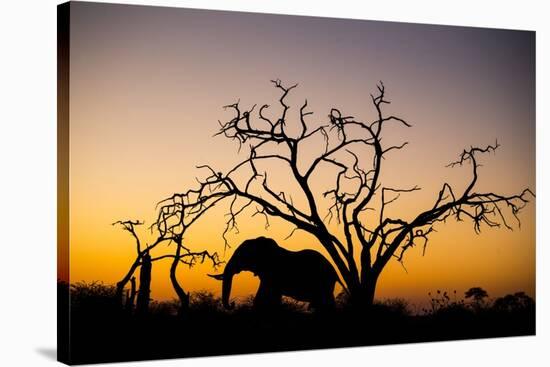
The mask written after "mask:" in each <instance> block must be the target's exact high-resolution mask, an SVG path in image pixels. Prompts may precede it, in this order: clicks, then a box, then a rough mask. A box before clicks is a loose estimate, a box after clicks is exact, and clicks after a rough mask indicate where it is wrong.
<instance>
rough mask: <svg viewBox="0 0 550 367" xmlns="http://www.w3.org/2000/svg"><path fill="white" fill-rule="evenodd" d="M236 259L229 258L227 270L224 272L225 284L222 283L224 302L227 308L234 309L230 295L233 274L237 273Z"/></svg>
mask: <svg viewBox="0 0 550 367" xmlns="http://www.w3.org/2000/svg"><path fill="white" fill-rule="evenodd" d="M236 270H237V269H235V264H234V261H232V259H231V260H229V262H228V263H227V266H226V267H225V270H224V272H223V285H222V304H223V307H225V308H226V309H232V308H233V306H234V304H233V303H229V296H230V295H231V286H232V284H233V276H234V275H235V273H236Z"/></svg>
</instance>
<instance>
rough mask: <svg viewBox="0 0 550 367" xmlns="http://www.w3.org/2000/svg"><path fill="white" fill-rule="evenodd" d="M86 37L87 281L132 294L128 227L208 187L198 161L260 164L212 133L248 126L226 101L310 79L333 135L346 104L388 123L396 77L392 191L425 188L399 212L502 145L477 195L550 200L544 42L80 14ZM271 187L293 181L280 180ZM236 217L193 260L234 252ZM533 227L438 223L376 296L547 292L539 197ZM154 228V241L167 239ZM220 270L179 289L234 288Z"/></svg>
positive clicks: (76, 212) (81, 49)
mask: <svg viewBox="0 0 550 367" xmlns="http://www.w3.org/2000/svg"><path fill="white" fill-rule="evenodd" d="M70 37H71V38H70V133H69V134H70V141H69V146H70V197H69V198H70V214H69V219H70V236H69V243H70V281H71V282H77V281H81V280H85V281H93V280H101V281H103V282H105V283H109V284H113V283H116V282H117V281H118V280H120V279H121V278H122V276H123V275H124V274H125V273H126V271H127V269H128V267H129V266H130V264H131V262H132V261H133V258H134V256H135V247H134V242H133V240H132V238H131V237H130V236H129V234H128V233H127V232H124V231H122V230H121V229H120V228H119V227H114V226H112V225H111V223H113V222H115V221H117V220H124V219H139V220H144V221H145V223H146V224H150V223H151V221H152V220H154V218H155V216H156V210H155V204H156V203H157V202H158V201H159V200H161V199H163V198H165V197H167V196H169V195H171V194H172V193H174V192H181V191H185V190H186V189H188V188H191V187H195V186H196V181H195V177H197V176H201V175H202V174H203V172H201V171H199V170H197V169H196V168H195V166H197V165H199V164H211V165H212V166H215V167H217V168H218V169H219V170H220V171H223V170H226V169H228V168H230V167H231V166H232V165H233V164H235V163H236V162H238V161H239V159H242V158H243V156H244V155H243V154H244V152H241V153H240V154H239V153H238V152H237V148H238V146H237V145H236V143H235V142H232V141H230V140H228V139H225V138H224V137H223V136H216V137H213V135H214V134H215V133H216V132H217V129H218V127H219V126H218V122H217V121H218V120H222V121H224V120H227V119H230V118H231V117H232V114H231V112H230V111H225V110H223V108H222V106H223V105H226V104H229V103H233V102H235V101H237V100H239V99H240V102H241V104H242V105H243V106H246V107H250V106H252V105H253V104H256V103H257V104H258V105H262V104H264V103H266V104H270V105H272V108H273V109H276V108H277V99H278V98H279V93H278V91H277V90H275V89H274V88H273V86H272V85H271V84H270V82H269V80H270V79H274V78H280V79H282V80H283V82H286V83H288V84H294V83H299V86H298V88H297V89H295V90H293V92H292V94H291V95H290V96H289V99H288V101H289V105H291V110H290V112H289V113H290V117H291V119H294V120H293V121H297V120H295V119H296V117H297V115H296V114H297V111H298V109H299V107H300V106H301V104H302V103H303V101H304V99H306V98H307V100H308V106H309V108H310V110H312V111H314V115H313V116H311V119H310V122H311V124H312V126H314V125H316V124H321V123H326V121H327V115H328V113H329V111H330V109H331V108H332V107H337V108H339V109H340V110H342V111H344V113H345V114H349V115H353V116H355V117H356V118H357V119H360V120H364V121H372V120H374V119H375V114H374V111H373V108H372V105H371V100H370V93H375V91H376V83H377V82H378V81H380V80H382V81H383V82H384V84H385V86H386V91H387V98H388V99H389V100H391V101H392V103H391V105H389V106H388V107H387V111H388V113H389V114H395V115H398V116H400V117H402V118H404V119H406V120H407V121H408V122H409V123H411V124H412V125H413V127H412V128H392V129H389V130H388V131H387V132H386V133H387V134H386V135H385V137H384V140H383V142H387V143H388V144H390V143H401V142H403V141H408V142H409V145H408V146H407V147H406V149H404V150H401V151H397V152H392V153H389V154H388V156H387V159H386V160H385V161H384V163H383V164H384V166H383V176H382V179H383V184H384V185H386V186H393V187H403V188H408V187H412V186H414V185H418V186H419V187H421V188H422V190H421V191H419V192H415V193H411V194H407V195H405V196H403V200H401V201H398V202H396V203H395V204H393V205H392V209H391V210H392V213H394V214H395V215H396V216H401V217H403V218H411V217H412V216H413V215H414V214H417V213H418V212H420V211H422V210H425V209H428V208H430V207H431V206H432V205H433V202H434V200H435V198H436V196H437V193H438V191H439V189H440V188H441V185H442V184H443V183H444V182H445V181H447V182H449V183H451V184H452V185H454V186H455V187H456V188H457V189H458V190H460V189H462V188H464V186H465V184H466V183H467V182H468V181H467V180H468V179H469V177H470V176H469V174H470V169H469V167H464V168H446V167H445V166H446V165H447V164H448V163H449V162H451V161H453V160H456V159H457V157H458V154H459V153H460V152H461V151H462V150H463V149H464V148H467V147H470V146H471V145H474V146H475V145H479V146H486V145H487V144H492V143H494V142H495V140H496V139H498V142H499V144H500V145H501V147H500V148H499V149H498V150H497V152H496V154H488V155H486V156H483V157H481V158H480V163H481V164H482V165H483V166H482V167H481V168H480V175H481V177H480V180H479V185H478V190H479V191H494V192H498V193H503V194H513V193H519V192H520V191H521V190H522V189H524V188H526V187H529V188H531V190H533V191H534V192H535V191H536V186H535V34H534V32H525V31H509V30H494V29H480V28H463V27H445V26H431V25H416V24H405V23H390V22H373V21H362V20H343V19H329V18H313V17H295V16H281V15H266V14H251V13H237V12H218V11H203V10H189V9H177V8H165V7H143V6H128V5H108V4H94V3H78V2H77V3H72V5H71V35H70ZM363 158H364V159H365V160H370V159H371V158H370V156H368V155H366V156H365V157H363ZM327 172H329V171H327ZM327 174H328V173H327ZM270 177H273V178H274V180H275V182H276V183H277V182H278V183H286V182H288V181H289V180H290V179H289V178H288V176H287V175H286V171H285V172H283V171H280V170H279V169H278V168H273V171H272V172H270ZM327 177H329V178H330V177H332V176H327ZM322 180H323V177H319V181H320V182H321V181H322ZM378 200H379V199H378ZM222 209H223V207H222V208H220V209H219V210H214V211H212V213H210V214H208V215H207V216H205V217H204V218H203V220H202V221H200V222H197V224H196V226H194V227H193V228H191V229H190V230H189V233H188V235H186V237H185V239H184V240H185V243H186V245H187V246H188V247H191V248H193V249H195V250H202V249H208V250H209V251H211V252H214V251H217V252H219V253H220V254H223V253H224V245H223V239H222V237H221V234H222V232H223V225H224V224H223V223H224V217H223V213H224V211H223V210H222ZM520 218H521V221H522V225H521V228H518V227H517V225H516V223H515V222H513V221H512V223H514V231H513V232H511V231H509V230H506V229H489V228H483V230H482V232H481V234H480V235H476V234H475V233H474V231H473V228H472V225H471V223H469V222H462V223H455V222H454V221H449V222H447V223H446V224H442V225H439V226H438V227H437V230H438V232H437V233H435V234H433V235H432V237H431V238H430V244H429V247H428V249H427V251H426V255H425V256H422V251H421V249H420V248H414V249H412V250H411V251H410V252H409V253H408V256H407V258H406V259H405V265H406V270H407V271H405V270H404V269H403V267H402V266H401V265H400V264H399V263H397V262H392V263H391V264H390V265H389V266H388V267H387V269H385V271H384V272H383V273H382V276H381V279H380V281H379V283H378V288H377V293H376V296H377V298H387V297H402V298H406V299H409V300H411V301H413V302H417V303H421V302H424V301H425V300H426V299H427V293H428V292H429V291H434V290H436V289H442V290H443V289H444V290H450V291H452V290H455V289H456V290H457V291H458V292H459V293H463V292H464V291H465V290H466V289H468V288H470V287H473V286H481V287H483V288H484V289H486V290H487V291H488V293H489V294H490V295H491V296H495V297H496V296H500V295H503V294H505V293H507V292H515V291H519V290H524V291H526V292H527V293H528V294H530V295H531V296H535V204H534V201H533V202H532V203H531V204H530V205H529V206H528V208H526V210H525V211H524V212H523V213H522V214H521V216H520ZM240 224H241V226H240V230H241V231H240V233H239V234H234V233H232V234H231V235H230V236H229V239H230V241H231V244H232V245H237V244H239V243H240V242H241V241H243V240H244V239H247V238H251V237H257V236H260V235H265V236H269V237H273V238H274V239H276V240H277V241H278V242H279V244H281V245H282V246H283V247H285V248H288V249H293V250H298V249H303V248H314V249H317V250H319V251H321V252H323V251H322V250H321V247H320V245H319V244H318V243H317V242H316V241H315V240H314V238H313V237H311V236H309V235H306V234H304V233H300V232H297V233H296V234H295V235H294V236H293V237H291V238H290V239H288V240H284V238H285V237H286V236H287V235H288V234H289V232H290V231H291V230H292V227H290V226H288V225H286V224H285V223H283V222H282V221H277V220H274V221H273V222H272V226H271V228H270V229H269V230H267V231H266V230H265V229H264V225H263V221H262V219H261V218H258V217H254V218H251V219H248V218H246V219H245V217H243V218H242V220H241V223H240ZM143 227H144V228H141V229H140V235H141V236H142V238H143V239H144V240H152V236H151V235H150V234H149V233H148V232H147V231H146V228H145V227H146V226H143ZM233 248H234V247H233ZM160 250H162V249H160ZM169 250H170V249H169ZM170 251H171V250H170ZM159 253H160V251H159ZM231 253H232V249H231V250H228V251H227V252H226V253H225V259H228V258H229V256H230V255H231ZM323 253H324V252H323ZM168 268H169V261H166V262H164V263H163V262H157V263H155V264H154V266H153V280H152V297H153V298H155V299H171V298H173V297H175V294H174V293H173V291H172V288H171V285H170V282H169V279H168ZM213 272H215V271H214V270H213V269H212V268H211V267H210V266H209V265H207V264H205V265H200V266H197V267H194V268H192V269H186V268H184V267H181V269H180V273H179V280H180V283H181V284H182V286H183V287H184V288H185V289H186V290H187V291H194V290H200V289H207V290H211V291H213V292H215V293H219V292H220V291H221V285H220V284H219V283H218V282H217V281H215V280H213V279H211V278H209V277H207V276H206V274H207V273H213ZM257 284H258V280H257V278H254V277H253V276H252V275H251V274H245V273H243V274H240V275H239V276H237V278H236V279H235V281H234V292H233V295H234V296H235V297H245V296H247V295H250V294H253V293H255V289H256V287H257Z"/></svg>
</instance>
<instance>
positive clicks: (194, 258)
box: [113, 213, 222, 314]
mask: <svg viewBox="0 0 550 367" xmlns="http://www.w3.org/2000/svg"><path fill="white" fill-rule="evenodd" d="M173 218H174V217H168V216H166V215H163V214H162V213H160V214H159V218H158V220H157V222H155V223H153V225H151V226H150V227H149V229H150V230H151V232H154V231H156V233H157V237H156V239H155V240H154V241H153V242H152V243H151V244H148V245H145V247H144V248H142V244H141V240H140V238H139V236H138V234H137V232H136V228H135V227H136V226H138V225H142V224H143V222H140V221H132V220H126V221H118V222H115V223H113V225H121V226H122V228H123V230H125V231H127V232H129V233H130V234H131V235H132V237H133V238H134V239H135V242H136V257H135V259H134V261H133V263H132V264H131V265H130V268H129V270H128V272H127V273H126V275H125V276H124V277H123V278H122V279H121V280H120V281H119V282H118V283H117V286H116V294H117V299H118V301H119V304H120V305H122V294H123V292H124V288H125V287H126V285H127V283H128V282H129V281H131V280H132V279H134V273H135V272H136V270H137V269H138V268H139V267H143V266H144V265H146V266H147V267H148V272H149V277H148V278H147V277H146V278H147V279H146V281H143V279H142V278H143V277H140V283H141V284H140V288H139V292H138V303H139V304H141V305H143V306H142V307H141V313H145V312H146V308H147V305H148V304H149V293H150V289H149V286H148V285H147V284H150V281H151V279H150V271H151V266H152V264H153V262H156V261H159V260H163V259H172V264H171V267H170V281H171V282H172V286H173V288H174V291H175V292H176V295H177V296H178V299H179V301H180V314H181V313H182V312H183V311H185V310H187V309H188V306H189V295H188V293H186V292H185V291H184V289H183V287H182V286H181V285H180V283H179V281H178V279H177V275H176V270H177V267H178V265H179V264H180V263H183V264H185V265H188V266H190V267H192V266H193V265H195V264H197V263H204V262H205V261H206V260H209V261H210V262H211V263H212V266H213V267H214V268H217V267H218V266H219V265H220V264H222V261H221V260H220V258H219V256H218V254H217V253H216V252H214V253H210V252H208V251H206V250H204V251H192V250H191V249H190V248H188V247H186V246H184V245H183V235H184V233H185V230H186V229H187V226H184V225H183V223H180V224H176V225H174V223H170V220H171V219H173ZM160 244H165V245H166V246H165V250H164V251H165V252H166V253H164V254H160V255H157V256H156V257H154V256H152V250H153V249H155V248H157V247H158V246H159V245H160ZM172 244H175V250H174V251H173V253H170V252H169V251H168V248H169V247H170V246H171V245H172ZM143 283H147V284H143ZM132 288H133V289H135V285H133V287H132ZM133 292H135V291H133ZM132 298H133V296H132ZM126 308H127V309H132V308H133V306H130V305H128V301H127V302H126ZM144 308H145V309H144Z"/></svg>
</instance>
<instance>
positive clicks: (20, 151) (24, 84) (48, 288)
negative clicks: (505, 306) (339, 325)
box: [0, 0, 550, 367]
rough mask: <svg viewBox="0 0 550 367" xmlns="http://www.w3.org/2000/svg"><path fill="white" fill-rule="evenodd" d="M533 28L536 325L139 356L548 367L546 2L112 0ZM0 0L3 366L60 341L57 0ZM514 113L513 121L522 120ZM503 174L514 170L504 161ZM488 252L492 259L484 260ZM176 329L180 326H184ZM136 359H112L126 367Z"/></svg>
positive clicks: (31, 360)
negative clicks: (403, 341) (212, 353)
mask: <svg viewBox="0 0 550 367" xmlns="http://www.w3.org/2000/svg"><path fill="white" fill-rule="evenodd" d="M118 2H121V3H134V4H149V5H167V6H179V7H196V8H209V9H223V10H243V11H253V12H270V13H281V14H300V15H317V16H330V17H342V18H362V19H372V20H393V21H406V22H416V23H436V24H452V25H468V26H482V27H496V28H514V29H528V30H536V31H537V189H538V190H537V310H538V312H537V336H536V337H523V338H505V339H493V340H477V341H462V342H446V343H428V344H411V345H402V346H383V347H367V348H352V349H340V350H323V351H308V352H296V353H276V354H264V355H248V356H232V357H215V358H196V359H186V360H168V361H154V362H141V363H139V364H140V365H142V366H153V365H159V366H183V365H186V366H217V365H221V364H223V365H224V366H257V365H262V366H279V365H281V364H287V365H309V366H312V365H323V366H332V365H342V364H350V365H361V366H367V367H368V366H376V365H384V366H394V365H398V364H402V365H405V364H406V365H407V366H436V365H438V366H440V365H444V366H446V367H447V366H467V365H472V366H484V365H486V366H499V367H500V366H518V365H529V366H543V365H546V366H548V365H549V364H548V363H549V362H550V353H549V351H548V349H549V348H550V338H549V333H550V325H549V319H550V318H549V313H550V303H549V302H550V301H549V292H548V291H549V289H548V279H550V278H549V276H550V275H549V271H548V269H549V268H550V267H549V266H545V265H546V264H545V262H548V260H549V259H548V256H549V255H548V254H549V252H548V250H547V249H546V245H547V241H548V239H549V236H548V232H546V231H545V227H546V226H547V225H548V224H549V223H548V218H549V215H548V214H547V213H546V212H545V208H548V207H549V205H548V204H549V202H548V193H549V190H548V188H547V184H548V177H549V174H548V172H547V171H546V170H545V168H546V167H547V165H544V163H545V162H546V161H547V159H548V158H549V148H548V145H546V146H545V142H546V141H548V138H549V134H548V131H549V129H548V127H547V125H546V123H547V122H548V117H549V108H548V103H549V102H550V98H549V93H548V82H549V78H548V75H549V73H548V65H550V60H549V47H550V36H549V26H548V23H549V21H548V14H550V11H548V10H546V9H545V6H544V4H545V1H526V0H523V1H514V2H510V1H504V0H500V1H481V0H478V1H465V0H462V1H448V2H445V1H423V0H415V1H407V0H403V1H401V0H399V1H398V0H392V1H377V2H369V1H356V2H353V1H347V0H338V1H325V2H324V3H321V2H320V1H313V0H308V1H306V0H302V1H299V0H294V1H292V0H277V1H273V0H269V1H254V0H247V1H244V0H232V1H231V2H229V1H222V0H219V1H213V0H203V1H198V0H197V1H152V0H149V1H130V2H128V1H118ZM57 3H58V1H49V0H37V1H29V0H26V1H16V0H14V1H11V2H8V1H4V2H2V5H0V7H1V10H0V41H1V42H0V73H1V74H0V75H1V76H0V91H1V98H0V162H1V165H0V231H1V232H0V244H1V249H2V250H1V252H0V366H43V365H53V364H55V363H57V362H55V348H56V317H55V312H56V311H55V310H56V304H55V292H56V288H55V280H56V269H55V266H56V258H55V254H56V251H55V248H56V242H55V241H56V225H55V223H56V8H55V6H56V4H57ZM518 123H521V122H520V121H518ZM510 174H514V173H513V172H510ZM488 261H490V259H488ZM182 332H183V331H182ZM134 364H135V363H127V364H120V365H121V366H130V365H134Z"/></svg>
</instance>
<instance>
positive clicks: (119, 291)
mask: <svg viewBox="0 0 550 367" xmlns="http://www.w3.org/2000/svg"><path fill="white" fill-rule="evenodd" d="M140 259H141V255H138V257H137V258H136V259H135V260H134V263H133V264H132V266H131V267H130V270H128V273H127V274H126V275H125V276H124V278H122V280H121V281H120V282H118V283H117V284H116V293H115V297H116V300H117V303H118V305H120V307H121V309H122V307H123V306H124V304H123V300H122V298H123V297H122V295H123V294H124V287H126V284H128V282H129V281H130V279H131V278H132V277H133V275H134V272H135V271H136V269H137V268H138V266H139V261H140Z"/></svg>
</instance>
